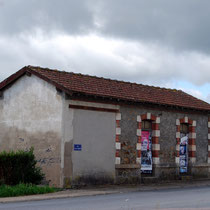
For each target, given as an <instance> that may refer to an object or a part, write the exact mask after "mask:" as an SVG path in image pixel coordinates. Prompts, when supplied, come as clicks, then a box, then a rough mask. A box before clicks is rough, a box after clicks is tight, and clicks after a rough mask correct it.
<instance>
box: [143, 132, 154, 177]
mask: <svg viewBox="0 0 210 210" xmlns="http://www.w3.org/2000/svg"><path fill="white" fill-rule="evenodd" d="M141 171H142V172H143V173H152V138H151V134H150V132H149V131H142V136H141Z"/></svg>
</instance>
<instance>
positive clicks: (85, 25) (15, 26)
mask: <svg viewBox="0 0 210 210" xmlns="http://www.w3.org/2000/svg"><path fill="white" fill-rule="evenodd" d="M0 25H1V27H0V33H1V34H7V35H16V34H17V33H21V32H23V31H33V29H34V28H41V29H42V30H43V31H45V32H47V31H48V32H52V31H55V30H60V31H67V32H68V33H71V34H74V33H87V31H89V30H90V29H91V28H92V27H93V17H92V14H91V11H89V9H88V7H87V3H86V1H85V0H77V1H75V0H61V1H58V0H40V1H39V0H28V1H27V0H1V3H0Z"/></svg>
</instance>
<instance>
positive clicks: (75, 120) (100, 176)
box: [62, 100, 119, 186]
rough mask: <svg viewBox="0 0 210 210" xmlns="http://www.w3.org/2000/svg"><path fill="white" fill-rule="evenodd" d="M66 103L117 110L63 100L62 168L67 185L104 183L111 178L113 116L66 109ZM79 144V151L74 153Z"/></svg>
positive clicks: (112, 177) (113, 174) (95, 104)
mask: <svg viewBox="0 0 210 210" xmlns="http://www.w3.org/2000/svg"><path fill="white" fill-rule="evenodd" d="M69 104H72V105H83V106H91V107H100V108H110V109H119V106H115V105H110V104H100V103H90V102H82V101H72V100H64V103H63V141H62V157H63V159H62V168H63V177H64V183H63V184H64V186H68V185H70V184H71V182H73V183H76V182H79V184H81V183H82V182H84V183H95V182H97V183H104V182H107V181H108V182H109V181H112V180H113V179H114V178H115V133H116V113H110V112H99V111H88V110H79V109H73V108H69ZM74 144H81V145H82V151H74Z"/></svg>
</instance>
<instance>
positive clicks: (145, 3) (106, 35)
mask: <svg viewBox="0 0 210 210" xmlns="http://www.w3.org/2000/svg"><path fill="white" fill-rule="evenodd" d="M25 65H35V66H42V67H49V68H53V69H60V70H65V71H73V72H80V73H84V74H90V75H97V76H103V77H107V78H113V79H119V80H125V81H132V82H137V83H143V84H148V85H155V86H161V87H168V88H176V89H182V90H184V91H186V92H188V93H190V94H192V95H194V96H196V97H199V98H201V99H203V100H206V101H208V102H210V1H209V0H202V1H201V0H175V1H169V0H59V1H58V0H0V69H1V70H0V80H3V79H5V78H6V77H7V76H9V75H10V74H12V73H14V72H16V71H17V70H19V69H20V68H22V67H23V66H25Z"/></svg>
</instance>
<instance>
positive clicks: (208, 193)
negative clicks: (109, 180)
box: [0, 187, 210, 210]
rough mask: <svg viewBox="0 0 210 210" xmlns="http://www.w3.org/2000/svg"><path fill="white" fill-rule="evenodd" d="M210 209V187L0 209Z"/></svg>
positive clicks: (30, 202) (7, 206)
mask: <svg viewBox="0 0 210 210" xmlns="http://www.w3.org/2000/svg"><path fill="white" fill-rule="evenodd" d="M2 209H5V210H6V209H7V210H10V209H12V210H54V209H55V210H58V209H59V210H64V209H65V210H67V209H70V210H100V209H102V210H105V209H109V210H118V209H119V210H124V209H128V210H139V209H146V210H148V209H173V210H175V209H184V210H186V209H210V187H192V188H182V189H168V190H155V191H154V190H153V191H141V192H129V193H120V194H110V195H98V196H85V197H76V198H67V199H54V200H43V201H29V202H19V203H18V202H17V203H6V204H0V210H2Z"/></svg>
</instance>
